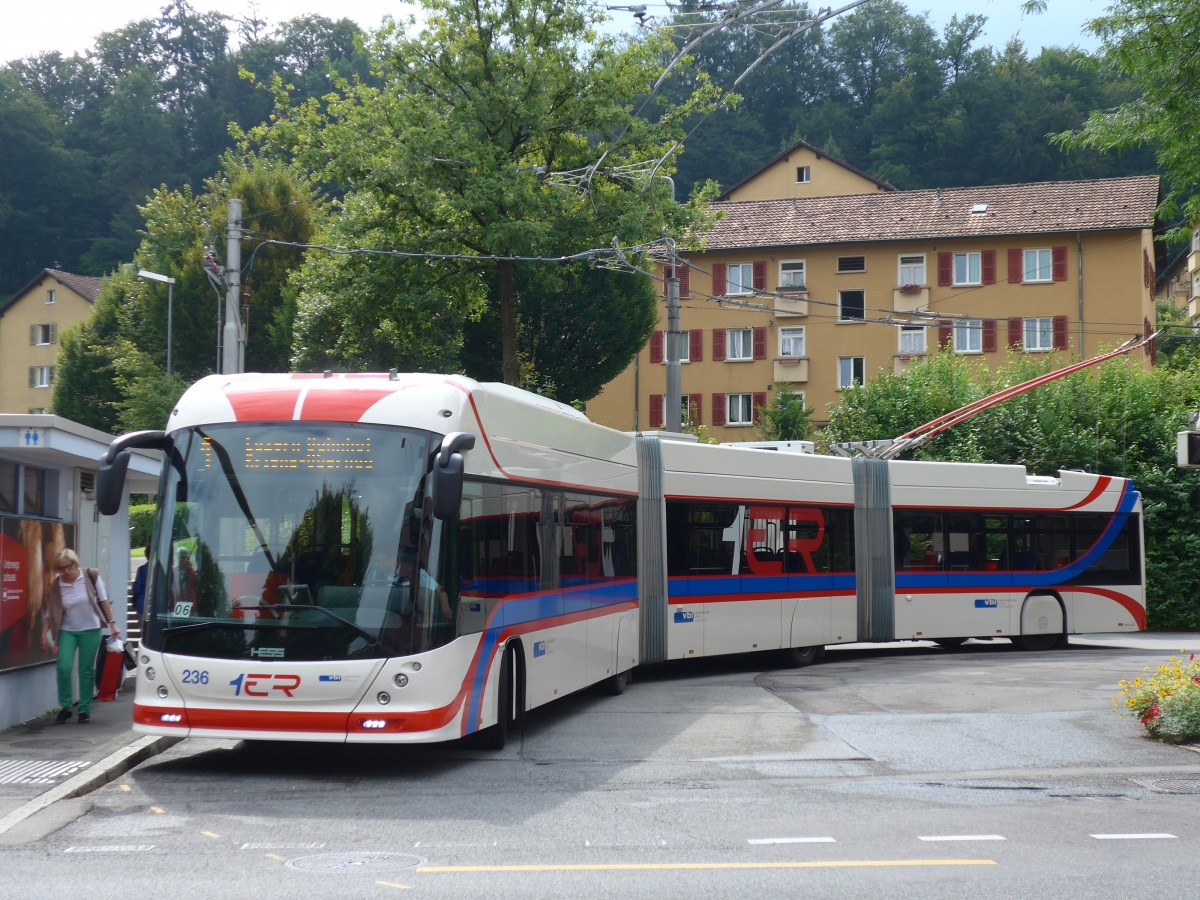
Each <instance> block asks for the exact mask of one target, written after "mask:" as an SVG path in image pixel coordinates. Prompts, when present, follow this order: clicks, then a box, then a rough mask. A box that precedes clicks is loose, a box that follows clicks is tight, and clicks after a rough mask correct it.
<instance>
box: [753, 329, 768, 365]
mask: <svg viewBox="0 0 1200 900" xmlns="http://www.w3.org/2000/svg"><path fill="white" fill-rule="evenodd" d="M754 358H755V359H766V358H767V329H765V328H755V329H754Z"/></svg>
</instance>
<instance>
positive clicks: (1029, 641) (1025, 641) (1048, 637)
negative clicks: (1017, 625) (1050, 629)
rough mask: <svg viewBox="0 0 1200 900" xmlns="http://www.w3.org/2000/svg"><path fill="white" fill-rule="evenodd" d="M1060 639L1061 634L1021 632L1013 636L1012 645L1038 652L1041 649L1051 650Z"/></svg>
mask: <svg viewBox="0 0 1200 900" xmlns="http://www.w3.org/2000/svg"><path fill="white" fill-rule="evenodd" d="M1061 640H1062V635H1061V634H1023V635H1021V636H1020V637H1015V638H1013V646H1015V647H1017V648H1018V649H1020V650H1031V651H1034V652H1038V653H1040V652H1042V651H1043V650H1053V649H1054V648H1055V647H1056V646H1058V643H1059V641H1061Z"/></svg>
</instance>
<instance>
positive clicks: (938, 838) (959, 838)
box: [917, 834, 1008, 841]
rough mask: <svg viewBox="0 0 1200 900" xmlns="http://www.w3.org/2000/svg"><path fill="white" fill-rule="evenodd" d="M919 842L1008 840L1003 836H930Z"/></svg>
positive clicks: (923, 837) (919, 839)
mask: <svg viewBox="0 0 1200 900" xmlns="http://www.w3.org/2000/svg"><path fill="white" fill-rule="evenodd" d="M917 840H918V841H1004V840H1008V839H1007V838H1006V837H1005V836H1004V835H1002V834H929V835H924V836H922V837H918V838H917Z"/></svg>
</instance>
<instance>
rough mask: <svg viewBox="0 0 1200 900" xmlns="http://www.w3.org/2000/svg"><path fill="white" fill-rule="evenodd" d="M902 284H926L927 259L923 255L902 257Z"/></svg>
mask: <svg viewBox="0 0 1200 900" xmlns="http://www.w3.org/2000/svg"><path fill="white" fill-rule="evenodd" d="M900 284H901V285H906V284H915V285H923V284H925V257H924V256H923V255H922V256H901V257H900Z"/></svg>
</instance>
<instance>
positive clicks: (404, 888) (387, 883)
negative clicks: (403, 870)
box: [375, 881, 412, 891]
mask: <svg viewBox="0 0 1200 900" xmlns="http://www.w3.org/2000/svg"><path fill="white" fill-rule="evenodd" d="M375 883H376V884H381V885H383V886H384V887H391V888H397V889H399V890H402V891H411V890H412V888H411V887H409V886H408V885H407V884H394V883H393V882H391V881H377V882H375Z"/></svg>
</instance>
